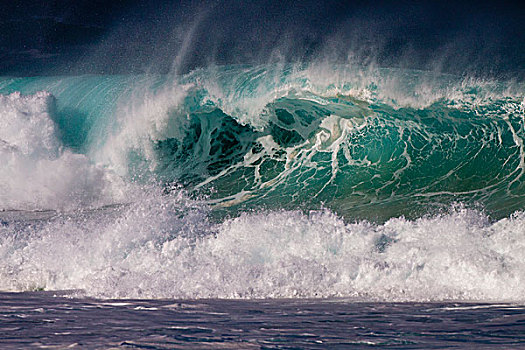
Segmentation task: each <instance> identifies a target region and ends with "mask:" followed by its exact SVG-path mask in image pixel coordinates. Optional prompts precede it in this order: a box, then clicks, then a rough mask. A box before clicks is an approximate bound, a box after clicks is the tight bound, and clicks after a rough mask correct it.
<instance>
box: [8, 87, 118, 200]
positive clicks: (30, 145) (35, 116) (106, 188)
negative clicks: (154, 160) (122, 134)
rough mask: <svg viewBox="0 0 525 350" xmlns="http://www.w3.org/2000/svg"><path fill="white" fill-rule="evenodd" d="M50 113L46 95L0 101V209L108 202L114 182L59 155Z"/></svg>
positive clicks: (76, 158)
mask: <svg viewBox="0 0 525 350" xmlns="http://www.w3.org/2000/svg"><path fill="white" fill-rule="evenodd" d="M53 108H54V98H53V96H52V95H51V94H49V93H47V92H38V93H36V94H34V95H30V96H22V95H20V93H13V94H10V95H7V96H4V95H0V164H1V166H0V209H18V210H34V209H72V208H78V207H85V206H97V205H103V204H105V203H108V202H111V201H112V200H114V198H113V196H114V195H116V193H117V192H116V191H115V187H114V186H115V185H116V183H117V182H118V180H117V179H115V178H111V179H110V178H109V177H110V176H111V175H110V174H108V173H106V172H105V171H103V170H102V169H101V168H98V167H96V166H94V165H93V164H91V163H90V161H89V160H88V159H87V158H86V157H85V156H83V155H80V154H74V153H72V152H71V151H69V150H66V149H64V147H63V146H62V145H61V143H60V141H59V138H58V137H57V128H56V126H55V124H54V122H53V120H52V119H51V116H50V111H51V110H52V109H53Z"/></svg>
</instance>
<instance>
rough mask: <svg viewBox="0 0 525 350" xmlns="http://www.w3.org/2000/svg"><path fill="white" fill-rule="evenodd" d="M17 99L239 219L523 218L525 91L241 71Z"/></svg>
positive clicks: (54, 84)
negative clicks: (287, 214)
mask: <svg viewBox="0 0 525 350" xmlns="http://www.w3.org/2000/svg"><path fill="white" fill-rule="evenodd" d="M16 91H19V92H21V93H22V94H25V95H31V94H35V93H37V92H38V91H48V92H49V93H50V94H51V96H52V97H51V98H52V101H51V102H49V105H47V106H46V107H45V108H47V109H48V110H49V113H50V118H51V119H52V120H53V122H54V123H55V124H56V128H57V129H58V130H57V135H59V136H58V138H59V142H60V143H61V145H62V146H63V147H65V148H68V149H70V150H72V151H73V152H76V153H80V154H84V155H87V157H88V158H89V159H90V161H91V162H93V163H98V164H102V165H103V166H104V167H106V168H108V169H111V170H112V171H115V172H116V173H117V174H119V175H120V176H122V177H123V178H125V179H126V181H128V180H130V181H139V182H157V183H162V184H163V185H164V186H165V187H166V188H167V189H168V190H169V188H170V186H173V185H182V186H183V187H184V188H185V189H186V190H187V191H189V192H190V193H191V194H193V195H195V196H200V197H201V198H206V199H207V200H209V201H210V203H213V205H215V207H216V208H217V209H218V210H223V209H219V208H228V209H225V211H226V212H237V211H238V210H239V209H241V210H246V209H258V208H265V209H271V210H274V209H292V208H303V209H319V208H321V207H325V208H329V209H331V210H333V211H335V212H336V213H338V214H339V215H343V216H345V217H347V218H357V219H368V220H380V221H384V220H387V219H388V218H390V217H395V216H400V215H403V216H406V217H410V218H416V217H419V216H421V215H425V214H428V213H439V212H442V211H443V210H448V209H449V208H450V206H451V205H452V204H455V203H456V204H457V203H462V204H466V205H468V206H470V207H474V208H478V209H481V210H485V211H486V212H487V213H489V215H491V216H492V217H494V218H502V217H506V216H508V215H510V214H512V213H513V212H514V211H516V210H522V209H523V203H524V200H523V198H524V197H523V196H524V194H525V187H524V184H523V171H524V160H523V159H524V150H523V137H524V125H523V87H522V86H520V85H511V84H509V83H503V82H486V81H474V80H470V81H469V80H468V79H460V78H457V77H454V76H447V75H435V74H434V75H433V74H431V73H427V72H418V71H403V70H387V69H382V70H376V71H372V72H366V74H365V73H364V72H362V71H359V70H358V68H356V67H348V66H335V67H332V68H331V69H326V68H324V69H323V70H320V69H319V70H317V71H316V70H315V69H313V68H300V67H293V66H289V67H277V66H256V67H248V66H227V67H216V68H210V69H206V70H196V71H194V72H192V73H189V74H187V75H184V76H177V77H175V76H78V77H33V78H3V79H2V81H1V82H0V93H2V94H6V95H7V94H10V93H13V92H16ZM139 128H140V130H139ZM7 209H11V208H7ZM14 209H18V208H14ZM41 209H48V208H41Z"/></svg>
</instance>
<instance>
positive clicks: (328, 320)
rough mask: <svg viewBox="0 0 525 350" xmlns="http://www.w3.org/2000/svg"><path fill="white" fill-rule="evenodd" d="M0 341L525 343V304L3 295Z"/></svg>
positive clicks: (148, 345) (130, 345) (68, 344)
mask: <svg viewBox="0 0 525 350" xmlns="http://www.w3.org/2000/svg"><path fill="white" fill-rule="evenodd" d="M0 301H1V302H0V346H2V348H5V349H15V348H17V349H18V348H29V347H31V348H48V349H49V348H61V349H62V348H83V349H95V348H97V349H98V348H105V349H106V348H120V349H180V348H187V349H252V348H253V349H261V348H263V349H326V348H336V349H346V348H348V349H369V348H377V347H379V348H386V349H442V348H472V349H474V348H476V349H493V348H505V349H519V348H523V346H525V335H524V333H523V329H524V326H525V315H524V307H523V306H518V305H512V304H482V303H481V304H480V303H453V302H446V303H370V302H357V301H352V300H345V299H328V300H327V299H304V300H301V299H282V300H281V299H276V300H218V299H202V300H176V299H175V300H173V299H170V300H128V299H119V300H100V299H75V298H64V297H63V296H60V293H58V294H54V293H48V292H41V293H34V292H33V293H2V294H0Z"/></svg>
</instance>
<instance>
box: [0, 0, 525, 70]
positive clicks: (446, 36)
mask: <svg viewBox="0 0 525 350" xmlns="http://www.w3.org/2000/svg"><path fill="white" fill-rule="evenodd" d="M1 6H2V7H3V10H2V11H1V13H2V15H0V31H1V32H2V36H1V40H0V74H3V75H8V74H13V75H38V74H83V73H94V74H121V73H124V74H125V73H144V72H156V73H166V72H169V71H170V70H173V67H174V66H176V69H177V71H179V72H185V71H189V70H191V69H194V68H196V67H202V66H207V65H209V64H210V63H215V64H238V63H245V64H259V63H265V62H273V61H285V62H310V61H315V60H327V61H330V62H343V63H344V62H346V61H347V60H348V57H349V56H352V58H353V59H354V60H355V61H356V62H358V63H360V64H368V63H370V62H375V63H377V64H378V65H380V66H386V67H400V68H411V69H425V70H437V71H441V72H447V73H453V74H474V75H481V76H483V75H486V76H496V77H500V76H501V77H505V78H514V79H518V80H521V79H523V77H524V75H525V34H524V32H525V31H524V30H523V29H524V28H523V27H524V24H523V23H525V11H523V5H520V4H517V3H514V2H505V1H503V2H501V1H500V2H495V1H489V2H471V3H470V2H467V3H461V4H444V3H442V2H439V1H424V2H415V1H398V2H392V1H375V2H372V1H354V2H347V1H324V2H317V1H305V2H301V3H295V2H279V3H275V2H272V1H256V2H254V3H250V4H241V3H239V2H236V1H207V2H206V1H183V2H181V3H177V4H176V3H174V2H168V3H166V2H162V1H138V0H121V1H114V2H111V3H110V4H107V3H106V2H102V1H99V0H97V1H73V0H57V1H54V2H53V3H51V4H44V3H31V2H26V3H24V2H22V3H20V2H18V3H11V4H2V5H1ZM174 62H175V63H174Z"/></svg>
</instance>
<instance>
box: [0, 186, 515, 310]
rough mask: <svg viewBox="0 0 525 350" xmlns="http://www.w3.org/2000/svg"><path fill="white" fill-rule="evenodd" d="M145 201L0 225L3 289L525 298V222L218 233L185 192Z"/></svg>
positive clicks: (459, 215) (321, 221)
mask: <svg viewBox="0 0 525 350" xmlns="http://www.w3.org/2000/svg"><path fill="white" fill-rule="evenodd" d="M137 195H138V194H137ZM142 195H143V197H142V198H140V201H139V202H140V204H135V205H132V206H131V207H129V208H125V209H122V210H120V211H117V212H105V211H102V212H97V213H92V214H91V216H89V215H87V216H86V215H81V216H79V217H77V218H71V217H69V218H67V219H57V220H54V221H53V220H52V221H50V222H47V223H45V224H43V225H42V226H41V227H38V228H35V227H33V228H25V229H24V230H23V231H22V232H20V231H19V232H18V233H16V232H15V229H14V228H10V226H9V225H5V226H4V227H1V228H0V231H2V235H1V237H3V238H2V241H1V243H0V257H1V259H2V260H1V261H0V289H1V290H16V291H20V290H28V289H29V290H30V289H35V288H43V289H46V290H67V289H81V290H83V291H84V292H83V294H84V295H90V296H97V297H120V298H123V297H145V298H163V297H171V298H215V297H219V298H277V297H331V296H338V297H357V298H360V299H363V300H388V301H394V300H396V301H425V300H434V301H435V300H445V299H446V300H450V299H452V300H477V301H514V302H523V301H525V300H524V295H525V283H524V282H525V253H524V252H525V237H524V235H523V232H525V214H524V213H517V214H516V215H514V216H512V217H510V218H507V219H502V220H500V221H498V222H495V223H491V222H489V221H488V219H487V218H486V217H485V216H484V215H482V214H481V213H479V212H475V211H469V210H465V209H457V210H453V211H452V212H451V213H450V214H448V215H443V216H437V217H432V218H421V219H418V220H416V221H408V220H405V219H403V218H394V219H391V220H389V221H388V222H386V223H385V224H382V225H377V224H371V223H367V222H357V223H346V222H344V221H343V220H342V219H341V218H338V217H337V216H336V215H334V214H332V213H330V212H328V211H323V212H311V213H310V214H308V215H307V214H303V213H300V212H295V211H291V212H290V211H279V212H259V213H250V214H242V215H241V216H239V217H237V218H234V219H230V220H226V221H224V222H222V223H220V224H213V223H210V222H208V220H207V219H206V209H205V208H203V207H201V206H200V205H198V204H196V203H194V202H191V201H188V200H187V199H186V198H185V196H184V195H183V194H181V193H179V194H177V195H172V196H167V197H165V196H159V195H158V193H153V194H149V195H145V194H142ZM24 237H25V238H24ZM15 238H16V241H15Z"/></svg>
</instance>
